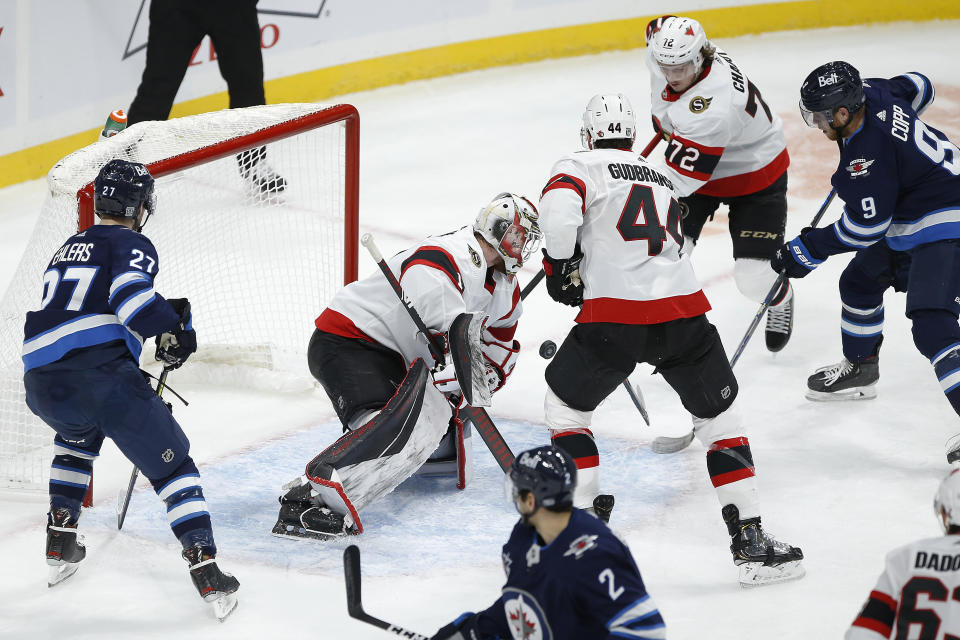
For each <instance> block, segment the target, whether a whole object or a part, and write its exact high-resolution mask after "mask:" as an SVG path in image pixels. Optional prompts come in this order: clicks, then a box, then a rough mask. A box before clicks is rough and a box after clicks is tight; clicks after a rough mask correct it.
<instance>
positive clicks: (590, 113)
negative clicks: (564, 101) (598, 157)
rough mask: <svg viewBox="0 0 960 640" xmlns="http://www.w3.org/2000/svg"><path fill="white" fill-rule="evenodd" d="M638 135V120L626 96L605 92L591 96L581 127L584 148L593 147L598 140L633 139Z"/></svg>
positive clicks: (581, 139) (581, 140)
mask: <svg viewBox="0 0 960 640" xmlns="http://www.w3.org/2000/svg"><path fill="white" fill-rule="evenodd" d="M636 136H637V120H636V118H634V116H633V107H632V106H630V101H629V100H627V98H626V96H624V95H623V94H622V93H604V94H597V95H595V96H593V97H592V98H590V102H588V103H587V110H586V111H584V112H583V127H581V128H580V142H581V144H583V148H584V149H593V147H594V143H595V142H596V141H597V140H617V139H620V138H626V139H627V140H633V139H634V138H635V137H636Z"/></svg>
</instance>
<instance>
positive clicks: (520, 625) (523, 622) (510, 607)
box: [503, 587, 553, 640]
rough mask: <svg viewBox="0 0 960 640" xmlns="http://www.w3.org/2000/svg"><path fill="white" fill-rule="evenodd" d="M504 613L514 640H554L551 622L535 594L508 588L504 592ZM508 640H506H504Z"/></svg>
mask: <svg viewBox="0 0 960 640" xmlns="http://www.w3.org/2000/svg"><path fill="white" fill-rule="evenodd" d="M503 596H504V597H503V613H504V617H505V618H506V619H507V626H508V627H509V629H510V637H511V638H513V639H514V640H552V639H553V632H552V631H551V629H550V621H549V620H547V616H546V615H544V612H543V607H541V606H540V603H539V602H537V599H536V598H534V597H533V594H531V593H528V592H526V591H522V590H520V589H516V588H512V587H506V588H504V590H503ZM504 640H506V639H504Z"/></svg>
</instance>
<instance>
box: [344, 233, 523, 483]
mask: <svg viewBox="0 0 960 640" xmlns="http://www.w3.org/2000/svg"><path fill="white" fill-rule="evenodd" d="M360 244H362V245H363V246H364V247H366V249H367V251H369V252H370V257H371V258H373V261H374V262H376V263H377V266H378V267H380V271H382V272H383V275H384V276H385V277H386V278H387V282H389V283H390V286H391V287H392V288H393V292H394V293H395V294H397V297H398V298H400V302H401V303H402V304H403V308H404V309H406V310H407V314H408V315H409V316H410V318H411V319H412V320H413V323H414V324H415V325H417V329H419V330H420V333H422V334H423V335H424V337H425V338H426V339H427V348H428V349H429V350H430V355H432V356H433V358H434V360H436V361H437V362H443V361H444V357H443V347H442V346H441V345H440V343H439V342H438V341H437V339H436V337H435V336H433V335H431V333H430V331H428V330H427V325H425V324H424V323H423V319H422V318H421V317H420V314H419V313H417V310H416V309H414V308H413V306H412V305H411V304H410V303H409V302H407V299H406V297H404V295H403V288H401V286H400V282H399V281H398V280H397V278H396V276H394V275H393V272H392V271H391V270H390V266H389V265H388V264H387V261H386V260H384V259H383V254H382V253H380V249H378V248H377V244H376V242H374V240H373V236H372V235H370V234H369V233H365V234H363V236H362V237H361V238H360ZM460 413H461V414H463V415H464V416H465V417H466V418H467V419H468V420H470V422H472V423H473V426H475V427H476V428H477V432H478V433H479V434H480V438H481V439H482V440H483V443H484V444H485V445H487V448H488V449H490V453H492V454H493V457H494V458H496V460H497V463H498V464H499V465H500V468H501V469H503V470H504V471H505V472H506V471H507V470H509V469H510V465H511V464H513V458H514V456H513V451H511V450H510V447H509V446H508V445H507V443H506V441H505V440H504V439H503V436H502V435H500V431H499V429H497V426H496V425H495V424H493V420H491V419H490V415H489V414H488V413H487V412H486V411H485V410H484V409H483V407H472V406H470V405H465V406H464V407H463V409H461V410H460Z"/></svg>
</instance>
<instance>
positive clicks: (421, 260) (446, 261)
mask: <svg viewBox="0 0 960 640" xmlns="http://www.w3.org/2000/svg"><path fill="white" fill-rule="evenodd" d="M418 264H422V265H424V266H426V267H431V268H433V269H439V270H440V271H442V272H443V273H445V274H446V276H447V277H448V278H450V282H452V283H453V286H455V287H456V288H457V291H459V292H460V293H463V285H462V284H461V283H460V270H459V269H458V268H457V263H456V261H455V260H454V259H453V256H451V255H450V254H449V253H447V252H446V251H444V250H443V249H441V248H440V247H433V246H425V247H420V248H419V249H417V250H416V251H414V252H413V254H412V255H411V256H410V257H408V258H407V259H406V260H404V261H403V264H401V265H400V278H399V279H401V280H402V279H403V275H404V274H405V273H406V272H407V269H409V268H410V267H412V266H414V265H418Z"/></svg>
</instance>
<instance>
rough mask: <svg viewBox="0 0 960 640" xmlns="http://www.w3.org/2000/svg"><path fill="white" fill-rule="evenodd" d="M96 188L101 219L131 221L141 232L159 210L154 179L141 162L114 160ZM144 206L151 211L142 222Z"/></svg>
mask: <svg viewBox="0 0 960 640" xmlns="http://www.w3.org/2000/svg"><path fill="white" fill-rule="evenodd" d="M93 188H94V194H93V210H94V211H95V212H96V214H97V215H101V216H102V215H107V216H115V217H118V218H130V219H131V220H133V221H134V224H135V228H136V230H137V231H140V229H142V228H143V225H144V224H146V222H147V217H149V216H150V215H151V214H152V213H153V211H154V209H155V207H156V200H155V198H154V194H153V176H151V175H150V171H149V170H148V169H147V167H146V166H145V165H143V164H140V163H139V162H128V161H126V160H119V159H117V160H111V161H110V162H108V163H107V164H105V165H103V168H102V169H100V173H99V174H97V177H96V179H95V180H94V181H93ZM141 205H146V210H147V215H146V216H145V217H144V218H143V220H142V221H141V220H140V219H139V216H140V207H141Z"/></svg>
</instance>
